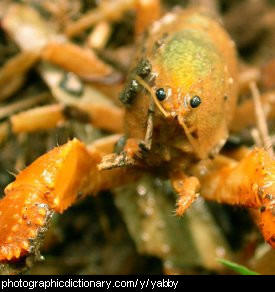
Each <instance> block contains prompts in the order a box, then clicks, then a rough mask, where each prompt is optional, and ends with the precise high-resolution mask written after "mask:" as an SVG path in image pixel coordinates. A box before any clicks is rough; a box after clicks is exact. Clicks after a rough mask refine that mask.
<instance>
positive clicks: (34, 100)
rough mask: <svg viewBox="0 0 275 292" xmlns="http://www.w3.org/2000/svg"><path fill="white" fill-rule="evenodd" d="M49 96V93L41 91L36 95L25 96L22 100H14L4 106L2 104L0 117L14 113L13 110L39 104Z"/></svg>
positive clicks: (17, 110)
mask: <svg viewBox="0 0 275 292" xmlns="http://www.w3.org/2000/svg"><path fill="white" fill-rule="evenodd" d="M50 97H51V94H50V93H48V92H43V93H40V94H38V95H35V96H33V97H30V98H26V99H23V100H19V101H16V102H14V103H11V104H9V105H6V106H2V107H1V108H0V119H3V118H6V117H9V116H10V115H12V114H14V113H15V112H19V111H22V110H25V109H27V108H29V107H32V106H34V105H37V104H39V103H40V102H42V101H45V100H47V99H48V98H50Z"/></svg>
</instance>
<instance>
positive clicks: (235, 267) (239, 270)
mask: <svg viewBox="0 0 275 292" xmlns="http://www.w3.org/2000/svg"><path fill="white" fill-rule="evenodd" d="M217 261H218V262H219V263H220V264H222V265H224V266H225V267H227V268H229V269H230V270H233V271H234V272H236V273H239V274H241V275H249V276H255V275H260V274H258V273H256V272H254V271H251V270H249V269H248V268H246V267H244V266H241V265H239V264H236V263H233V262H231V261H227V260H224V259H217Z"/></svg>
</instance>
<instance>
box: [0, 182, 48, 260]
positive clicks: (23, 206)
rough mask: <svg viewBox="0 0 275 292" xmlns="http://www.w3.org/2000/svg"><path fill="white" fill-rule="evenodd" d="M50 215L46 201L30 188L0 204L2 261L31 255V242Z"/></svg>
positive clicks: (12, 194) (10, 194)
mask: <svg viewBox="0 0 275 292" xmlns="http://www.w3.org/2000/svg"><path fill="white" fill-rule="evenodd" d="M42 209H44V210H45V212H44V213H43V214H42V212H39V210H42ZM49 213H50V212H49V207H48V205H47V204H46V202H45V200H43V199H42V198H41V196H40V195H39V193H37V190H36V189H34V188H31V187H29V186H24V185H22V186H21V187H20V188H17V189H14V190H13V191H12V192H10V193H9V194H8V195H7V196H5V197H4V198H3V199H2V200H1V201H0V261H3V260H11V259H17V258H19V257H20V256H24V255H25V254H27V253H28V252H30V251H31V242H30V240H32V239H34V238H35V237H36V236H37V234H38V233H39V230H40V228H41V227H43V226H44V225H45V224H46V221H47V216H48V215H49Z"/></svg>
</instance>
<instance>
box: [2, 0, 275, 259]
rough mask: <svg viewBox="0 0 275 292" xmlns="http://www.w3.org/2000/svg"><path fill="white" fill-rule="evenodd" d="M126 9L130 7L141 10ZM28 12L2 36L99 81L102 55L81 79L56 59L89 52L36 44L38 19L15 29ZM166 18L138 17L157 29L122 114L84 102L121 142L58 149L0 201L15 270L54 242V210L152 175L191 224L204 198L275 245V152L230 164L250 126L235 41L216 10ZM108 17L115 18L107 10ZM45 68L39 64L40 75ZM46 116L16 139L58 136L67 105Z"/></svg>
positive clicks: (133, 75)
mask: <svg viewBox="0 0 275 292" xmlns="http://www.w3.org/2000/svg"><path fill="white" fill-rule="evenodd" d="M124 2H127V3H128V4H127V5H128V6H129V5H131V2H133V1H121V3H124ZM141 2H142V1H141ZM152 2H155V1H152ZM124 4H125V3H124ZM124 4H121V6H123V5H124ZM125 5H126V4H125ZM127 5H126V6H127ZM128 6H127V7H128ZM17 9H18V10H20V9H19V8H18V7H17V8H16V6H15V7H14V8H13V10H12V9H11V10H10V11H9V12H8V13H7V16H6V17H5V18H4V20H3V27H4V29H5V30H6V31H7V32H8V33H9V34H10V35H11V36H12V38H13V39H14V40H15V42H17V43H18V45H19V46H20V47H21V48H22V50H23V51H26V50H29V49H30V47H31V46H33V47H32V48H31V49H33V48H35V49H36V50H38V51H39V53H38V54H39V56H40V58H41V59H42V61H43V62H44V63H45V62H49V63H52V64H55V65H58V66H61V67H64V68H66V70H68V71H71V72H74V73H75V74H76V75H79V76H80V77H81V78H82V79H83V80H85V81H89V82H96V81H98V80H99V79H100V78H99V76H97V75H96V74H94V75H91V74H90V73H89V70H90V68H89V66H88V65H87V64H89V60H90V61H91V64H93V60H95V56H93V55H92V54H90V53H88V52H87V55H85V58H86V59H87V61H86V59H85V58H84V61H83V60H82V61H83V62H82V63H83V64H84V65H83V68H84V69H83V70H82V71H81V72H78V71H77V70H75V71H74V65H72V64H67V60H64V59H62V57H60V56H55V55H54V53H53V52H54V50H57V49H58V50H59V49H60V50H61V51H62V50H63V49H64V50H66V51H68V52H69V55H70V56H71V58H72V60H73V59H74V58H76V59H77V54H78V52H79V50H80V48H78V47H77V46H76V45H73V44H71V43H70V42H69V41H68V40H67V39H66V38H64V39H61V40H60V38H58V36H57V34H56V35H54V34H52V35H50V36H49V34H47V35H46V34H44V36H43V37H45V35H46V40H44V41H41V40H40V41H39V40H37V41H36V43H35V44H28V43H25V42H24V41H22V38H20V37H19V34H20V33H19V32H18V31H20V25H19V24H20V23H21V21H22V20H23V18H24V17H25V19H24V21H26V22H28V19H31V18H33V19H36V14H35V12H33V11H28V10H26V11H25V12H26V13H25V14H24V15H23V14H22V15H23V16H22V15H21V16H20V17H21V18H20V17H18V18H17V19H16V20H12V17H11V16H12V15H17V13H19V12H18V11H17ZM147 12H148V11H147ZM155 13H156V14H157V16H155V15H152V19H150V21H149V22H150V23H146V21H145V20H144V21H143V22H142V21H141V19H140V18H138V21H140V22H142V23H143V24H144V28H143V29H141V30H142V31H143V30H145V29H147V30H146V33H145V34H144V36H141V32H139V42H140V43H141V45H140V46H139V48H138V50H137V52H136V53H135V57H134V58H133V61H132V66H131V69H130V70H129V73H128V77H127V80H126V82H125V85H124V89H123V90H122V92H121V93H120V95H119V99H120V102H121V103H122V104H123V108H121V107H117V106H115V105H114V104H112V103H111V102H105V103H103V104H101V105H97V104H96V103H94V104H90V105H85V103H82V104H81V103H80V104H77V103H76V102H74V104H73V106H75V107H77V108H78V109H80V110H81V111H83V112H86V113H87V115H88V116H89V115H90V114H91V116H92V123H94V124H95V125H96V126H97V127H99V128H102V129H105V130H109V131H113V132H117V133H118V134H114V135H111V136H107V137H105V138H101V139H98V140H96V141H95V142H94V143H92V144H90V145H89V146H86V145H84V144H83V143H82V142H80V141H79V140H77V139H73V140H72V141H69V142H68V143H66V144H64V145H63V146H58V147H56V148H54V149H53V150H51V151H50V152H48V153H46V154H44V155H43V156H41V157H40V158H38V159H37V160H35V161H34V162H33V163H32V164H31V165H30V166H28V167H27V168H26V169H24V170H23V171H22V172H21V173H20V174H18V175H17V176H16V179H15V181H14V182H12V183H10V184H9V185H8V186H7V187H6V189H5V194H6V195H5V197H4V198H3V199H2V200H1V201H0V260H2V261H3V260H8V261H10V260H14V259H18V258H20V257H23V256H25V255H27V254H28V253H30V252H31V251H32V242H33V241H34V240H35V239H36V238H37V236H38V235H39V234H40V233H43V232H45V227H46V226H47V225H48V223H49V220H50V218H51V216H52V214H53V212H58V213H62V212H63V211H65V210H66V209H67V208H69V207H70V206H71V205H72V204H74V203H75V202H76V201H78V200H80V199H83V198H84V197H85V196H87V195H96V194H97V193H98V192H99V191H102V190H107V189H113V188H115V187H118V186H121V185H124V184H125V183H128V182H131V181H135V180H136V179H137V178H139V177H140V176H141V175H142V174H143V173H144V172H149V173H152V174H154V175H156V176H158V177H161V178H169V179H170V181H171V184H172V186H173V188H174V191H175V192H176V193H177V194H178V200H177V202H176V214H177V215H178V216H183V215H184V213H185V212H186V210H187V209H188V208H189V207H190V205H191V204H192V203H193V201H194V200H196V198H197V197H198V196H199V195H201V196H203V197H204V198H206V199H209V200H215V201H218V202H220V203H226V204H231V205H238V206H244V207H247V208H253V209H256V210H257V212H258V216H259V218H260V219H259V226H260V229H261V231H262V233H263V236H264V238H265V240H266V241H267V242H268V243H269V244H270V245H271V246H272V247H273V248H274V247H275V161H274V158H273V156H272V151H271V148H270V149H264V148H255V149H253V150H250V149H248V148H245V149H242V151H240V152H241V154H238V153H234V154H232V155H231V156H230V154H229V155H227V156H225V155H224V153H223V152H222V149H223V146H224V145H225V143H226V141H227V139H228V136H229V132H230V130H231V129H232V128H234V126H235V125H236V124H235V121H242V122H243V124H246V123H245V120H246V117H244V116H241V115H240V113H242V111H241V110H238V105H237V101H238V94H239V91H240V87H241V81H240V80H239V75H240V74H239V71H240V70H239V64H238V57H237V53H236V48H235V44H234V42H233V41H232V40H231V38H230V36H229V35H228V34H227V32H226V31H225V29H224V28H223V27H222V25H221V24H220V23H219V21H218V20H217V19H216V18H215V17H214V16H212V15H210V14H209V13H208V12H207V11H204V10H200V9H185V10H184V9H176V10H174V11H172V12H169V13H167V14H166V15H164V16H163V17H161V18H160V19H158V17H159V16H160V13H158V12H157V11H155ZM28 14H29V15H28ZM117 14H118V12H117ZM26 15H28V17H27V16H26ZM108 15H109V16H108ZM105 16H106V17H109V18H111V17H110V14H108V10H106V15H105ZM116 17H117V15H116ZM26 19H27V20H26ZM87 19H88V18H87ZM153 20H155V21H153ZM87 21H88V20H87ZM151 22H152V23H151ZM82 25H83V26H84V27H85V25H86V24H85V21H83V22H79V23H78V25H76V26H69V27H68V28H67V36H68V37H69V36H70V34H74V33H75V31H77V30H78V29H81V27H82ZM149 25H150V26H149ZM41 26H43V25H40V27H41ZM18 27H19V28H18ZM43 29H44V30H45V31H46V30H47V29H48V28H45V27H43ZM93 58H94V59H93ZM43 62H42V64H39V66H38V71H40V72H42V67H43ZM79 62H81V60H80V59H79ZM85 64H86V65H87V70H86V69H85V68H86V67H85ZM44 65H45V64H44ZM95 67H97V69H98V72H100V73H101V74H103V75H104V76H105V77H106V79H105V81H106V80H107V81H106V82H111V81H115V80H116V79H117V78H118V79H119V78H120V77H119V76H117V74H116V72H113V71H112V68H111V67H110V66H109V65H106V64H104V63H101V62H99V61H97V63H95ZM50 70H51V69H49V71H47V70H45V71H43V72H44V73H41V74H42V76H43V78H44V80H45V81H46V83H47V84H48V85H49V87H50V88H51V90H52V91H53V92H55V93H57V94H58V92H57V91H58V90H61V89H60V88H59V89H57V87H56V84H57V83H58V82H59V81H60V80H59V79H58V78H57V79H58V80H53V79H51V78H49V75H48V73H47V72H50ZM102 72H103V73H102ZM89 74H90V75H89ZM88 75H89V76H88ZM67 77H68V78H69V77H71V76H67ZM63 81H64V80H63ZM61 83H62V82H61ZM63 83H64V82H63ZM242 86H244V85H243V84H242ZM249 86H250V87H251V89H252V92H253V93H254V94H257V93H258V91H257V87H256V83H255V82H254V81H251V82H250V85H249ZM72 93H73V94H78V95H88V94H93V93H92V92H88V91H87V89H86V88H84V89H83V88H78V87H77V89H75V88H73V89H72V90H71V91H70V92H68V90H67V91H66V92H65V94H72ZM63 100H65V99H63ZM70 105H71V104H70ZM45 110H46V113H47V115H45V114H43V113H42V111H39V109H34V110H30V111H27V112H23V113H21V114H18V115H17V116H14V117H13V118H12V119H11V122H12V125H13V126H14V128H15V130H14V132H20V131H33V128H36V130H37V129H46V128H50V127H54V126H55V125H57V123H58V122H60V121H64V120H65V119H66V116H65V112H66V111H67V110H68V107H67V106H64V105H62V103H61V104H58V105H54V106H48V107H45ZM238 114H239V115H238ZM20 115H21V116H20ZM22 115H23V117H24V119H26V120H27V119H28V117H29V116H32V117H36V115H37V116H38V117H41V116H43V119H40V122H39V121H38V119H37V124H35V125H34V124H27V122H26V125H25V124H24V123H23V124H20V122H19V123H18V122H17V119H18V118H19V116H20V121H22ZM248 118H250V116H249V117H248ZM48 119H49V121H50V120H51V121H52V122H49V123H48V122H47V121H48ZM19 124H20V125H19ZM24 126H25V128H24ZM28 129H30V130H28Z"/></svg>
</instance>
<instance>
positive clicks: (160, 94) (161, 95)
mask: <svg viewBox="0 0 275 292" xmlns="http://www.w3.org/2000/svg"><path fill="white" fill-rule="evenodd" d="M156 97H157V99H158V100H159V101H163V100H165V98H166V97H167V94H166V91H165V89H164V88H159V89H157V90H156Z"/></svg>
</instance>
